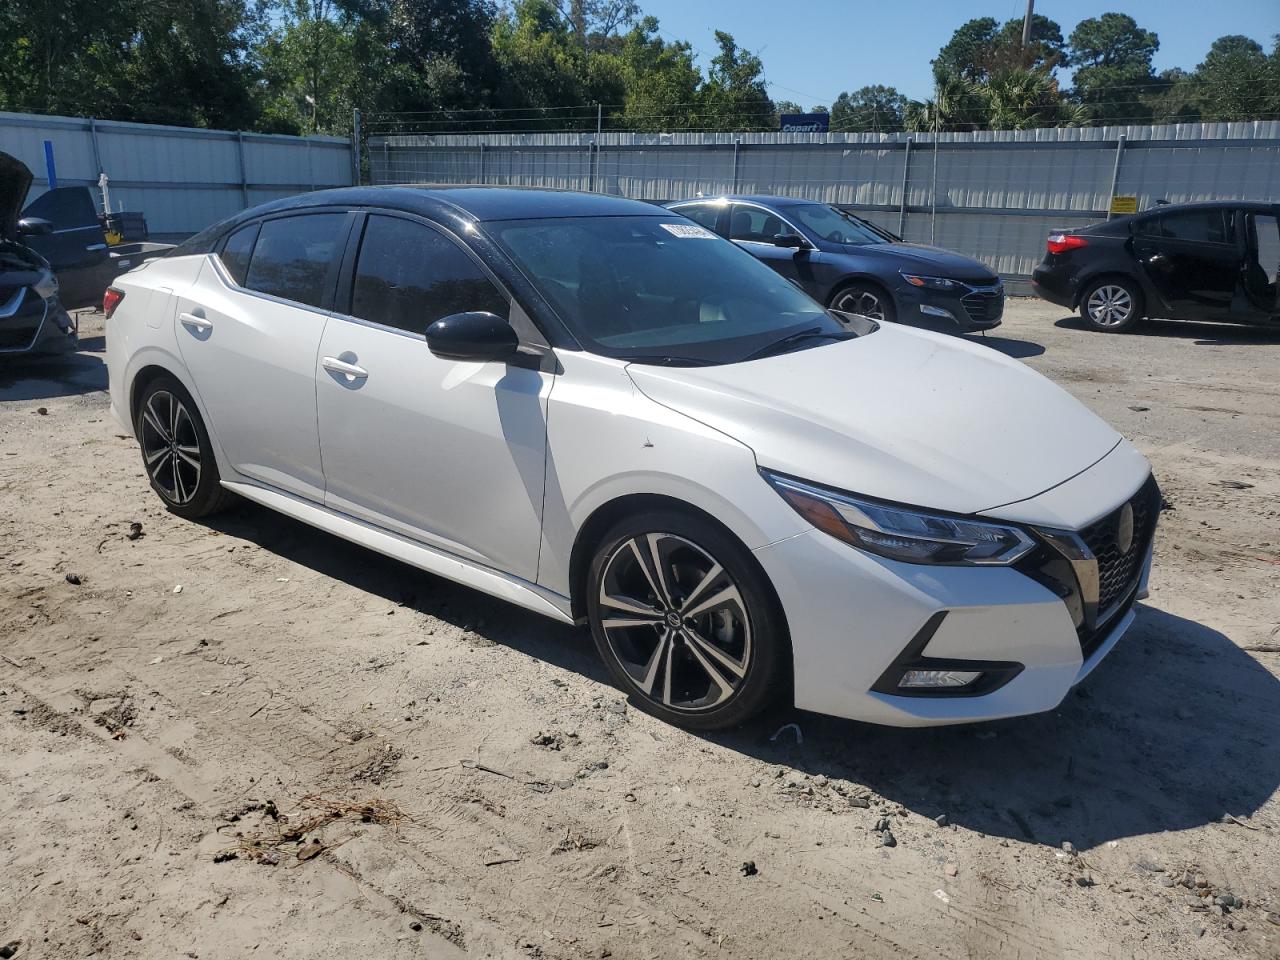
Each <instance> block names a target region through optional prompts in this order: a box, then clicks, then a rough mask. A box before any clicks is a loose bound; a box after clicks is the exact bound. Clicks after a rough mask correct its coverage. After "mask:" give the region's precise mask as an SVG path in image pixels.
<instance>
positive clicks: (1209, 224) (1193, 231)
mask: <svg viewBox="0 0 1280 960" xmlns="http://www.w3.org/2000/svg"><path fill="white" fill-rule="evenodd" d="M1139 229H1140V230H1141V232H1142V233H1144V234H1145V235H1147V236H1149V237H1160V238H1162V239H1165V240H1190V241H1193V242H1197V243H1233V242H1234V241H1235V234H1234V233H1233V232H1232V230H1231V211H1230V210H1221V209H1218V210H1186V211H1183V212H1181V213H1166V214H1165V215H1164V216H1162V217H1152V218H1151V219H1150V220H1144V221H1143V222H1142V225H1141V226H1140V228H1139Z"/></svg>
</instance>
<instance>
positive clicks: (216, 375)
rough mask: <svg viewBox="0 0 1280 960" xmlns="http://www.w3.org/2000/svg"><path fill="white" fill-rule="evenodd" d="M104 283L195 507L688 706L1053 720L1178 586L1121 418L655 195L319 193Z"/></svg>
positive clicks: (149, 432)
mask: <svg viewBox="0 0 1280 960" xmlns="http://www.w3.org/2000/svg"><path fill="white" fill-rule="evenodd" d="M104 306H105V308H106V312H107V316H108V321H107V355H108V363H109V367H110V376H111V404H112V409H113V410H114V412H115V415H116V416H117V418H118V419H119V420H120V422H121V423H122V424H123V425H124V426H125V429H127V430H129V431H131V432H132V434H133V436H135V437H136V438H137V440H138V443H139V445H140V447H141V449H142V457H143V462H144V464H145V466H146V471H147V475H148V476H149V478H150V481H151V486H152V487H153V489H154V490H155V492H156V493H157V494H158V495H159V496H160V498H161V499H162V500H163V501H164V503H165V505H166V506H167V507H168V508H169V509H170V510H172V511H173V512H174V513H176V514H178V515H179V516H182V517H188V518H195V517H200V516H204V515H206V514H209V513H212V512H213V511H215V510H217V509H220V508H222V507H223V506H225V505H226V504H227V503H228V502H230V501H231V500H233V499H234V495H239V496H241V497H244V498H246V499H249V500H253V501H256V502H258V503H260V504H264V505H266V506H268V507H270V508H271V509H273V510H278V511H280V512H281V513H285V514H288V515H289V516H292V517H296V518H298V519H300V520H302V521H305V522H306V523H309V524H312V525H314V526H316V527H319V528H321V529H323V530H327V531H329V532H331V533H334V534H336V535H338V536H340V537H345V538H347V539H349V540H352V541H355V542H356V543H360V544H363V545H364V546H366V547H369V548H370V549H373V550H377V551H380V552H382V553H385V554H388V555H390V556H393V557H397V558H399V559H401V560H403V561H405V562H406V563H410V564H413V565H414V566H416V567H419V568H421V569H422V570H425V571H427V572H429V573H432V574H436V575H440V576H444V577H448V578H450V579H452V580H456V581H458V582H460V583H463V584H467V585H468V586H471V587H474V588H475V589H477V590H481V591H484V592H486V593H489V594H492V595H493V596H496V597H500V598H502V599H504V600H507V601H510V602H512V603H516V604H519V605H521V606H523V607H526V608H528V609H530V610H533V611H535V612H537V613H541V614H543V615H545V616H548V617H552V618H554V619H557V620H561V621H564V622H566V623H575V622H576V623H581V622H586V623H589V624H590V627H591V632H592V635H593V637H594V638H595V643H596V645H597V647H598V648H599V651H600V654H601V656H602V657H603V658H604V659H605V661H606V663H607V664H608V665H609V668H610V669H611V671H612V672H613V674H614V676H615V677H616V678H617V681H618V683H619V684H620V685H621V686H622V687H623V688H624V689H625V690H626V691H627V693H628V694H629V695H630V696H631V697H632V698H633V700H634V701H635V702H636V703H638V704H639V705H640V706H642V707H644V708H645V709H647V710H649V711H651V712H653V713H654V714H657V715H658V716H660V717H663V718H664V719H666V720H669V721H671V722H673V723H677V724H681V725H684V726H687V727H691V728H699V729H710V728H716V727H724V726H729V725H732V724H736V723H739V722H741V721H742V720H744V719H745V718H747V717H749V716H751V715H753V714H756V713H757V712H759V711H761V710H763V709H764V708H766V707H767V706H768V705H770V704H771V703H774V702H777V701H779V700H783V699H785V700H788V701H790V702H792V703H794V704H795V705H796V706H797V707H802V708H805V709H809V710H816V711H820V712H823V713H829V714H835V715H838V716H843V717H852V718H856V719H860V720H869V721H874V722H878V723H888V724H896V725H925V724H940V723H956V722H963V721H974V720H987V719H991V718H996V717H1006V716H1013V715H1019V714H1029V713H1035V712H1038V711H1044V710H1050V709H1052V708H1053V707H1055V706H1056V705H1057V704H1058V703H1059V702H1060V701H1061V700H1062V698H1063V696H1064V695H1065V694H1066V693H1067V691H1068V690H1070V689H1071V687H1072V686H1073V685H1074V684H1076V683H1078V682H1079V681H1080V680H1081V679H1082V678H1083V677H1084V676H1085V675H1086V674H1088V673H1089V671H1090V670H1092V669H1093V668H1094V667H1095V666H1096V665H1097V663H1098V662H1099V660H1100V659H1101V658H1102V657H1104V656H1105V655H1106V654H1107V652H1108V651H1109V650H1110V649H1111V648H1112V646H1114V644H1115V643H1116V641H1117V640H1118V639H1119V638H1120V636H1121V634H1123V633H1124V632H1125V630H1126V629H1127V628H1128V627H1129V625H1130V624H1131V623H1132V622H1133V618H1134V613H1133V604H1134V602H1135V600H1137V599H1140V598H1141V597H1143V596H1144V595H1145V589H1146V581H1147V577H1148V575H1149V570H1150V564H1151V548H1152V538H1153V534H1154V530H1155V524H1156V518H1157V514H1158V511H1159V506H1160V502H1161V501H1160V494H1159V491H1158V489H1157V487H1156V483H1155V481H1154V479H1153V478H1152V475H1151V470H1150V467H1149V465H1148V464H1147V462H1146V460H1145V459H1144V458H1143V457H1142V456H1141V455H1140V454H1139V453H1138V452H1137V451H1136V450H1135V449H1134V448H1133V447H1132V446H1131V445H1130V444H1129V443H1128V442H1127V441H1125V440H1124V439H1122V438H1121V437H1120V436H1119V435H1118V434H1116V432H1115V431H1114V430H1112V429H1111V428H1110V427H1108V426H1107V425H1106V424H1105V423H1103V422H1102V421H1101V420H1099V419H1098V418H1097V417H1095V416H1094V415H1093V414H1092V413H1090V412H1089V411H1088V410H1086V409H1085V408H1084V407H1083V406H1081V405H1080V404H1079V403H1077V402H1076V401H1075V400H1074V399H1072V398H1071V397H1070V396H1068V395H1067V394H1066V393H1065V392H1063V391H1062V390H1060V389H1059V388H1057V387H1056V386H1054V385H1053V384H1051V383H1050V382H1049V381H1048V380H1045V379H1044V378H1042V377H1041V376H1040V375H1039V374H1036V373H1034V372H1033V371H1031V370H1030V369H1028V368H1027V367H1025V366H1024V365H1022V364H1020V363H1018V362H1016V361H1013V360H1010V359H1008V358H1006V357H1004V356H1002V355H1001V354H999V353H996V352H995V351H992V350H989V349H987V348H985V347H981V346H976V345H972V344H968V343H965V342H963V341H960V340H957V339H956V338H951V337H942V336H938V335H935V334H931V333H927V332H923V331H919V330H913V329H909V328H906V327H899V326H896V325H894V324H876V323H875V322H872V321H870V320H867V319H865V318H861V317H854V316H849V315H837V314H832V313H828V312H826V311H824V310H823V308H822V307H821V306H820V305H818V304H817V303H815V302H814V301H812V300H810V299H809V298H808V297H807V296H806V295H805V294H803V293H801V292H800V291H799V290H798V289H796V287H794V286H793V285H792V284H790V283H788V282H787V281H786V280H784V279H783V278H781V277H779V276H778V275H777V274H776V273H774V272H773V271H772V270H770V269H769V268H768V267H767V266H765V265H764V264H762V263H760V262H759V261H757V260H756V259H755V258H753V257H752V256H751V255H750V254H748V253H745V252H743V251H741V250H739V249H738V248H736V247H735V246H734V245H733V244H731V243H729V242H728V241H726V240H723V239H720V238H719V237H717V236H715V235H714V234H712V233H711V232H709V231H707V230H705V229H704V228H702V227H700V226H698V225H696V224H694V223H693V222H691V221H689V220H686V219H684V218H683V217H680V216H679V215H677V214H674V213H672V212H670V211H667V210H663V209H661V208H658V207H655V206H651V205H649V204H645V203H641V202H636V201H630V200H623V199H619V198H614V197H604V196H598V195H594V194H580V193H567V192H554V191H535V190H517V189H493V188H488V189H486V188H468V187H458V188H443V189H427V188H416V187H395V188H388V187H383V188H348V189H340V190H333V191H325V192H320V193H313V194H309V195H306V196H302V197H295V198H290V199H286V200H280V201H276V202H273V203H269V204H266V205H263V206H260V207H256V208H254V209H251V210H247V211H245V212H243V213H241V214H239V215H237V216H235V217H233V218H231V219H229V220H226V221H224V222H222V223H219V224H217V225H216V226H213V227H210V228H209V229H207V230H205V231H203V232H202V233H200V234H198V235H196V236H195V237H193V238H192V239H191V240H189V241H187V242H186V243H184V244H182V245H181V246H180V247H179V248H177V249H176V250H175V251H174V252H173V254H172V255H171V256H169V257H167V258H165V259H163V260H157V261H152V262H149V263H147V264H144V265H143V266H141V267H139V268H138V269H136V270H134V271H133V272H131V273H129V274H127V275H126V276H124V277H122V278H121V279H120V280H119V281H118V282H117V284H116V286H115V287H113V288H112V289H111V290H109V291H108V292H107V296H106V301H105V304H104Z"/></svg>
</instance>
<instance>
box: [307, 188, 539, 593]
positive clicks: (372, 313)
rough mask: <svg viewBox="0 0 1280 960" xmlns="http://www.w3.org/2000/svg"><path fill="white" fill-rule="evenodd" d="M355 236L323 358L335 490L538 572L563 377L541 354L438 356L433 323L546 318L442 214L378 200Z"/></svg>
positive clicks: (499, 562)
mask: <svg viewBox="0 0 1280 960" xmlns="http://www.w3.org/2000/svg"><path fill="white" fill-rule="evenodd" d="M351 247H352V249H351V251H350V252H349V254H348V262H349V263H350V264H351V265H350V267H346V268H344V281H345V283H344V289H343V291H342V292H341V293H340V295H339V296H340V302H342V303H343V304H349V306H346V307H345V312H344V313H343V314H342V315H341V316H335V318H334V320H333V321H332V322H331V323H330V325H329V326H328V328H327V329H326V330H325V333H324V338H323V340H322V341H321V347H320V354H319V359H318V366H317V370H318V373H317V382H316V398H317V403H318V412H319V424H320V447H321V450H322V451H323V456H324V474H325V483H326V492H325V503H326V504H327V505H328V506H330V507H332V508H333V509H335V510H340V511H342V512H343V513H346V514H349V515H351V516H355V517H359V518H361V519H364V520H367V521H369V522H372V523H374V524H377V525H378V526H381V527H384V528H386V529H389V530H392V531H394V532H397V533H400V534H402V535H405V536H408V537H411V538H413V539H415V540H419V541H422V542H425V543H427V544H429V545H431V546H435V547H439V548H442V549H444V550H447V551H449V552H451V553H454V554H457V555H459V556H462V557H465V558H467V559H469V560H473V561H479V562H481V563H484V564H487V565H489V566H493V567H496V568H498V569H500V570H503V571H505V572H508V573H511V574H514V575H516V576H518V577H521V578H523V579H526V580H530V581H533V580H535V579H536V577H537V571H538V544H539V541H540V537H541V523H542V490H543V474H544V471H545V468H546V440H547V428H546V404H547V397H548V395H549V394H550V391H551V386H552V382H553V379H554V378H553V376H552V374H551V373H549V372H544V371H543V370H541V369H538V367H539V362H538V359H537V358H535V357H528V358H524V357H521V358H516V359H513V360H512V361H510V362H505V363H503V362H493V363H475V362H460V361H455V360H444V359H441V358H440V357H437V356H435V355H434V354H432V352H431V351H430V350H429V349H428V348H427V344H426V339H425V336H424V333H425V331H426V328H427V327H428V326H429V325H430V324H431V323H433V322H434V321H436V320H439V319H440V318H442V317H445V316H449V315H450V314H455V313H462V312H465V311H486V312H489V313H495V314H498V315H499V316H502V317H509V318H510V319H511V321H512V325H513V326H514V327H516V328H517V331H518V332H520V333H521V334H522V338H523V339H525V340H526V341H528V340H530V339H531V338H533V337H535V336H536V331H534V330H533V326H532V324H531V323H529V322H528V321H527V319H526V318H525V317H524V315H523V313H522V311H521V310H520V308H519V306H518V305H516V304H514V303H513V302H512V301H511V299H510V298H509V297H508V296H507V294H506V293H505V292H504V291H502V290H501V289H500V288H499V286H498V285H497V284H496V283H495V282H494V280H493V279H492V277H491V276H490V275H489V273H488V272H487V271H486V270H485V269H484V268H483V267H482V265H481V264H480V262H479V261H478V260H477V259H476V258H475V257H474V256H473V255H472V254H471V252H470V251H469V250H467V249H466V248H465V246H464V245H463V244H462V243H461V242H460V241H458V240H457V239H456V238H455V237H453V236H451V235H449V234H448V233H446V232H445V231H444V230H443V229H442V228H439V227H437V226H436V225H434V224H429V223H427V222H426V221H423V220H419V219H416V218H412V217H408V216H402V215H396V214H391V213H370V214H369V215H368V217H367V218H366V220H365V221H364V224H363V226H362V230H361V235H360V236H359V237H358V239H357V238H353V241H352V244H351ZM526 359H528V360H529V361H530V362H529V363H525V360H526Z"/></svg>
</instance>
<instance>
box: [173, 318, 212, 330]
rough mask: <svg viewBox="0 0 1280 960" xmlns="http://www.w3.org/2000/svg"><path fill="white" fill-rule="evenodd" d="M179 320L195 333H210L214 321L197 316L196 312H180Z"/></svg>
mask: <svg viewBox="0 0 1280 960" xmlns="http://www.w3.org/2000/svg"><path fill="white" fill-rule="evenodd" d="M178 320H180V321H181V323H182V325H183V326H184V327H186V328H187V329H188V330H191V331H192V332H194V333H208V332H209V331H210V330H212V329H213V321H212V320H206V319H205V318H204V317H197V316H196V315H195V314H194V313H180V314H178Z"/></svg>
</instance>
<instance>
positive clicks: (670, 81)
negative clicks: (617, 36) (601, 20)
mask: <svg viewBox="0 0 1280 960" xmlns="http://www.w3.org/2000/svg"><path fill="white" fill-rule="evenodd" d="M618 59H619V62H620V65H621V80H622V85H623V87H624V89H625V91H626V92H625V94H624V97H623V104H624V106H623V110H622V114H621V116H620V117H619V121H620V122H621V124H622V126H623V128H624V129H629V130H680V129H690V128H693V127H696V126H697V119H698V118H697V108H698V86H699V84H700V83H701V82H702V74H701V73H700V72H699V71H698V67H697V64H695V63H694V54H693V48H692V47H690V46H689V44H687V43H680V42H668V41H666V40H663V39H662V37H661V36H660V35H659V31H658V21H657V19H656V18H654V17H645V18H644V19H643V20H642V21H640V23H638V24H636V25H635V26H634V27H632V29H631V30H630V32H628V33H627V35H626V36H625V37H624V38H623V40H622V49H621V51H620V52H619V54H618Z"/></svg>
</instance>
